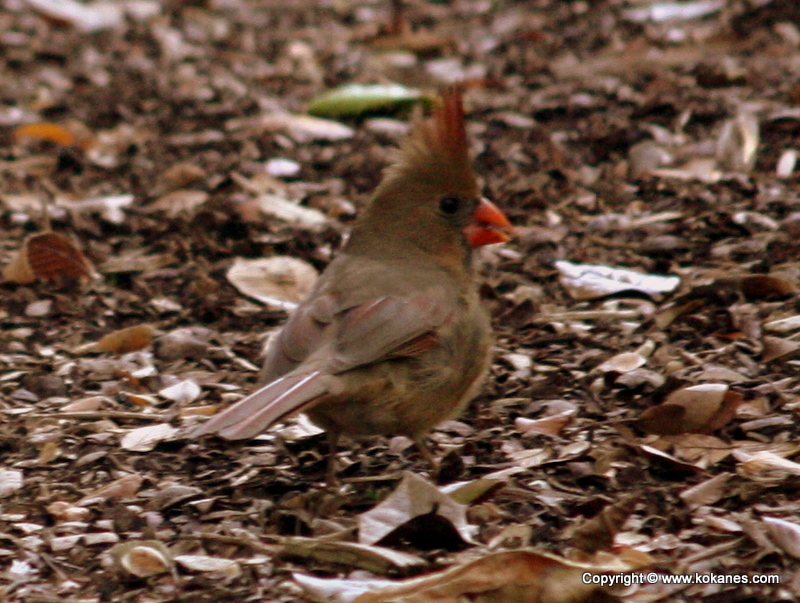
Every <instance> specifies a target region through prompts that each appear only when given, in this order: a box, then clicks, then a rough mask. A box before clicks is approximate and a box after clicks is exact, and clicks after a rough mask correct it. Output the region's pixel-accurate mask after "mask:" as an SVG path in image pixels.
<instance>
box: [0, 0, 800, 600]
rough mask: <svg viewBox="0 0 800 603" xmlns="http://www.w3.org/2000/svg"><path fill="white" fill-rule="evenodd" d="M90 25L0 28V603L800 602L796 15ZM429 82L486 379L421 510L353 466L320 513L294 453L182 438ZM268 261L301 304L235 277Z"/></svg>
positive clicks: (689, 9) (456, 424)
mask: <svg viewBox="0 0 800 603" xmlns="http://www.w3.org/2000/svg"><path fill="white" fill-rule="evenodd" d="M111 4H114V3H101V2H85V3H76V2H71V3H66V2H61V3H58V2H47V1H45V0H37V1H36V2H10V3H6V4H5V5H3V6H2V7H1V8H0V20H2V22H3V24H4V26H3V27H2V33H0V43H2V45H3V48H4V53H3V56H2V57H0V69H3V70H4V72H5V73H6V75H7V76H8V77H6V78H4V82H5V83H6V84H7V85H6V86H5V88H4V92H3V94H4V103H3V108H2V109H0V126H2V129H3V132H0V135H1V136H4V141H5V142H6V149H7V152H6V154H5V155H4V156H3V158H2V161H0V180H1V181H2V187H0V188H2V190H3V193H2V196H1V197H0V232H2V235H3V236H2V244H0V264H1V265H2V266H3V269H4V271H5V272H4V274H5V281H4V282H3V283H0V287H2V288H3V294H2V296H0V300H1V301H0V321H2V330H0V414H1V415H2V419H1V420H0V435H2V438H1V441H2V443H3V449H4V467H3V469H2V470H0V495H2V499H1V500H2V508H0V528H2V529H0V532H2V539H1V540H2V542H0V588H2V589H3V590H2V592H3V597H4V598H5V599H6V600H9V601H35V600H70V598H75V600H78V599H80V600H87V601H96V600H101V599H103V598H109V599H111V600H117V599H119V600H121V599H123V598H126V599H130V600H136V601H145V600H147V601H168V600H174V599H175V598H183V599H186V600H193V601H199V602H201V603H202V602H203V601H217V600H247V599H248V598H251V599H259V600H275V601H295V600H298V599H300V598H301V597H303V596H304V594H303V593H304V592H306V589H307V590H308V592H313V593H314V594H313V595H312V596H314V597H316V598H317V599H319V598H323V599H325V600H353V599H355V598H356V597H359V596H362V597H365V599H363V600H408V601H411V600H428V599H429V598H430V597H431V596H441V597H445V599H444V600H446V597H450V598H451V599H452V600H458V597H462V598H463V597H473V598H475V597H484V598H488V600H502V601H513V600H534V601H535V600H537V599H536V598H535V597H537V596H539V597H540V599H541V600H548V601H562V600H563V601H565V600H589V599H588V597H592V596H598V595H596V594H595V595H593V594H592V592H591V591H592V590H593V589H588V588H584V587H585V586H587V585H584V584H579V581H580V580H579V577H580V575H581V573H582V572H583V571H584V568H585V566H584V565H580V564H588V568H589V569H586V570H585V571H592V572H597V573H601V572H603V571H612V572H617V571H638V570H637V568H638V569H641V568H648V570H649V569H651V568H652V569H653V570H654V571H657V572H661V573H667V572H671V573H680V572H695V571H698V572H715V573H718V574H724V575H733V574H746V573H752V572H760V573H763V574H766V575H770V576H777V577H779V578H780V580H781V583H780V584H778V585H760V586H759V587H755V586H754V585H743V584H727V585H709V584H705V585H704V584H693V585H683V586H681V587H680V588H677V587H667V586H666V585H664V584H659V585H635V586H632V587H630V588H629V589H627V590H610V591H607V592H605V593H603V594H602V595H601V596H603V597H606V599H604V600H620V601H626V600H631V601H636V600H652V601H655V600H670V601H695V600H700V599H704V600H715V598H716V599H729V600H739V599H742V600H743V599H747V600H754V601H765V602H766V601H775V600H791V599H792V598H797V597H800V589H799V588H798V586H797V584H798V582H797V575H796V557H797V544H796V543H797V521H796V517H797V513H798V510H799V509H798V506H797V503H796V500H797V497H798V478H797V476H798V475H799V474H800V471H798V459H799V458H800V457H798V455H799V454H800V449H798V447H797V446H796V445H795V444H793V442H796V441H797V439H798V433H797V421H796V417H797V409H798V408H800V398H798V391H799V390H800V381H798V377H797V367H798V360H797V351H798V349H799V348H798V345H799V344H798V341H797V339H798V331H800V323H798V322H797V320H796V314H797V303H796V302H797V287H798V282H800V271H798V262H797V253H796V238H797V235H798V234H800V226H799V225H800V217H799V216H800V211H799V210H798V209H797V196H796V194H795V192H794V185H795V176H796V149H797V148H798V145H800V141H798V139H797V136H796V130H797V127H796V126H797V123H798V112H797V110H796V108H795V107H794V105H796V103H797V100H798V98H800V96H799V93H798V88H797V84H796V82H797V79H798V78H797V75H798V74H797V64H796V61H795V60H794V58H793V57H794V55H795V54H796V53H795V50H796V46H797V41H798V40H800V34H798V32H797V28H796V26H795V23H796V22H797V19H796V14H795V13H794V12H792V11H793V9H792V8H791V5H790V3H780V2H777V1H772V2H770V1H767V2H761V3H757V4H752V5H748V4H737V5H730V6H728V5H724V3H719V2H714V1H711V2H706V1H702V2H680V3H671V2H663V3H657V2H653V3H639V4H637V5H636V6H633V5H631V6H626V7H624V8H623V9H619V7H603V8H609V10H589V7H587V6H586V5H585V4H584V3H580V2H578V3H558V2H544V3H540V4H537V5H536V6H533V5H530V6H528V5H522V4H513V3H511V4H502V3H501V4H498V5H493V6H491V7H489V8H487V9H485V10H483V9H481V10H478V8H479V7H478V6H477V5H475V6H474V7H473V6H469V3H467V4H453V5H446V6H445V5H441V4H437V3H418V4H412V3H400V2H395V3H388V2H387V3H379V4H373V5H363V6H362V5H359V6H356V5H355V4H354V5H352V6H349V5H348V6H345V5H341V6H338V5H337V7H335V9H332V10H330V11H321V10H319V9H318V7H313V6H311V5H307V4H304V3H300V4H298V5H297V6H294V5H293V6H292V8H291V10H287V9H286V7H282V8H281V9H276V8H274V7H271V6H269V3H267V4H264V3H260V4H259V3H255V4H254V3H239V4H237V3H233V4H231V3H223V4H224V5H223V4H219V3H217V4H214V3H211V4H208V5H206V4H203V3H200V4H197V3H195V4H191V5H180V6H177V5H176V6H172V5H169V4H165V3H160V2H149V1H148V2H140V1H137V2H120V3H116V4H114V6H111ZM591 8H592V9H593V8H594V7H591ZM264 31H270V32H272V35H270V36H264V35H263V32H264ZM453 74H457V75H458V76H459V77H461V78H466V79H467V81H466V82H465V85H466V93H465V98H466V103H467V113H468V124H467V126H468V129H469V133H470V141H471V145H472V146H473V148H472V151H473V156H474V157H475V158H476V168H477V171H478V172H479V173H480V174H481V175H482V176H483V177H484V179H485V184H486V192H487V193H488V192H491V194H492V195H493V196H494V198H495V199H496V201H497V202H498V204H499V205H501V206H502V207H503V208H504V210H505V211H507V213H508V214H509V216H510V217H511V218H512V221H513V222H514V223H515V225H516V226H518V227H519V230H520V237H519V239H518V240H517V241H515V242H513V243H510V244H508V245H505V246H504V247H503V248H501V249H496V250H494V249H490V250H487V252H486V253H485V254H483V255H482V257H481V267H482V269H483V274H485V275H486V284H485V286H484V288H483V294H484V298H485V301H486V303H487V304H488V305H489V307H490V308H491V310H492V313H493V317H494V324H495V330H496V332H497V347H498V353H497V360H496V362H495V363H494V365H493V367H492V372H491V377H490V379H489V381H488V383H487V385H486V387H485V388H484V391H483V392H482V393H481V395H480V397H479V398H478V399H477V400H476V401H475V402H474V403H473V404H472V405H470V407H469V408H468V409H467V410H466V411H465V413H464V414H463V416H461V417H458V420H457V421H451V422H448V423H446V424H444V425H442V426H441V427H440V428H439V429H437V430H436V431H435V432H434V433H433V434H432V437H431V443H432V448H433V450H434V452H435V454H436V456H437V457H438V458H439V459H440V470H439V473H438V475H436V476H430V475H426V471H427V468H426V465H425V464H424V463H423V462H422V460H421V459H420V458H419V456H418V455H417V454H416V453H415V452H414V451H413V448H411V447H408V446H406V445H404V444H402V442H396V441H387V440H385V439H383V438H373V439H371V440H367V441H365V442H354V443H353V445H352V448H349V449H344V450H342V451H341V452H340V453H339V458H338V459H337V461H338V463H339V465H340V466H341V467H342V471H341V475H342V478H343V479H342V483H341V484H340V486H339V488H338V489H337V490H334V491H328V490H326V489H325V488H324V487H323V486H322V480H323V476H324V472H325V458H324V443H323V442H324V436H322V435H321V434H319V432H318V430H317V429H315V428H310V427H309V426H307V425H305V424H304V423H303V422H302V420H292V421H289V423H288V425H287V426H283V427H281V428H279V429H276V430H273V431H271V432H268V433H266V434H263V435H261V436H259V437H258V438H256V439H254V440H252V441H250V442H247V443H243V444H237V445H230V444H226V443H223V442H218V441H214V442H195V441H192V440H188V439H186V438H185V434H186V433H187V432H188V431H190V430H191V429H192V427H193V425H194V424H195V423H196V421H197V420H198V419H197V416H198V415H201V416H202V415H207V414H210V413H213V412H215V411H216V409H218V408H222V407H224V406H226V405H228V404H230V403H232V402H233V401H235V400H237V399H239V398H240V397H241V395H242V393H243V392H247V391H251V390H252V388H253V387H254V384H255V380H256V375H257V373H258V365H259V364H260V353H261V350H262V347H263V338H264V335H265V334H266V333H269V332H271V331H273V330H274V329H275V328H276V327H277V326H279V325H280V324H281V323H282V322H283V321H284V320H285V318H286V310H287V309H288V308H291V307H292V306H293V304H296V303H297V301H299V299H301V298H302V296H303V294H304V291H307V289H308V287H310V286H312V285H313V279H311V277H310V275H311V274H312V272H313V273H314V274H316V273H317V272H318V271H320V270H322V269H323V268H324V267H325V265H327V263H328V262H329V261H330V259H331V257H333V255H334V254H335V252H336V250H337V249H338V248H339V247H340V245H341V242H342V237H343V236H346V232H347V229H348V226H349V225H350V224H351V221H352V218H353V216H354V215H355V213H357V211H358V210H359V209H360V208H362V207H363V206H364V203H365V202H366V200H367V199H368V197H369V193H370V191H371V190H372V189H373V188H374V186H375V185H376V184H377V182H378V180H379V178H380V171H381V169H382V168H383V167H384V166H385V165H386V162H387V161H388V159H389V153H390V150H389V147H390V146H391V145H392V143H393V142H394V141H396V140H397V137H398V136H400V135H402V133H403V132H404V131H405V130H406V127H407V121H408V120H407V115H406V114H405V113H404V112H403V110H404V109H405V105H406V104H407V103H408V102H413V101H414V100H415V99H416V95H417V92H418V91H419V93H420V95H421V96H422V97H426V98H427V97H428V96H433V95H434V94H435V93H436V88H437V87H438V85H439V84H440V82H441V81H444V80H448V78H450V77H452V76H453ZM353 84H356V85H358V86H362V88H349V90H350V91H351V93H352V91H355V92H356V93H358V94H361V97H358V94H357V95H356V98H355V99H353V98H352V97H351V98H347V97H345V99H344V105H343V107H342V106H334V108H333V111H334V112H335V113H336V114H337V115H336V120H338V121H334V120H333V119H320V118H319V117H312V116H309V115H307V114H306V113H305V110H306V109H307V108H308V106H309V103H310V102H311V101H313V100H314V99H319V98H325V95H326V94H329V93H330V91H331V90H337V91H339V92H341V91H342V87H343V86H345V87H346V86H352V85H353ZM373 85H378V86H379V87H377V88H370V87H369V86H373ZM344 90H345V91H347V90H348V88H344ZM389 92H391V94H392V95H394V94H395V92H397V93H398V94H397V97H396V98H395V99H389V98H388V96H387V94H388V93H389ZM365 94H366V96H365ZM334 100H335V101H336V103H339V102H342V101H341V98H339V99H338V100H337V99H336V97H334ZM353 103H355V104H353ZM384 103H388V106H390V107H391V108H393V109H399V111H393V113H392V115H393V117H394V119H391V120H387V119H383V118H379V119H376V118H374V117H372V116H371V113H373V112H375V111H382V110H383V109H382V107H385V106H387V105H386V104H384ZM398 104H399V105H400V106H396V105H398ZM329 109H330V108H329ZM362 110H363V111H367V113H366V114H361V113H360V112H361V111H362ZM348 113H350V114H352V113H358V115H355V116H351V115H348ZM32 233H33V234H32ZM31 241H33V242H32V243H31ZM20 258H21V259H20ZM280 258H288V259H289V260H291V261H292V262H294V261H301V262H303V265H304V266H305V268H303V270H304V271H305V272H304V273H303V274H306V275H309V276H308V278H306V277H303V278H301V277H299V276H296V275H295V276H291V275H289V276H287V274H288V273H287V272H286V271H285V270H284V271H283V272H281V271H277V272H278V273H279V276H278V277H277V278H276V279H272V280H271V279H270V278H263V273H261V272H258V271H256V274H255V275H251V277H250V278H249V283H250V284H245V285H242V283H241V282H238V281H236V278H235V277H234V278H233V279H231V278H230V276H229V275H230V274H231V270H232V268H234V267H237V269H238V267H240V266H241V265H242V264H241V262H243V261H246V262H250V261H261V260H262V259H267V260H276V259H277V260H278V261H280V262H283V261H284V260H282V259H280ZM15 264H17V265H19V264H21V265H22V266H23V268H26V269H27V272H26V271H25V270H22V274H23V276H22V278H21V279H20V278H19V277H15V276H13V275H14V272H13V269H12V277H13V278H12V277H8V275H7V271H8V270H9V266H14V265H15ZM95 266H96V267H97V268H95ZM245 272H247V271H245ZM98 273H99V274H98ZM233 274H234V275H235V274H236V271H234V272H233ZM292 274H294V273H292ZM253 283H255V285H257V287H256V289H255V290H252V289H251V287H252V286H254V285H253ZM260 287H261V288H260ZM263 287H266V291H265V290H262V288H263ZM106 338H108V339H106ZM101 342H102V343H101ZM87 345H88V347H83V346H87ZM687 392H688V393H687ZM649 432H652V433H649ZM408 471H411V472H412V474H414V475H415V476H416V481H415V483H416V484H417V485H416V486H415V487H414V488H410V487H408V484H407V483H405V485H403V487H402V488H400V489H399V490H398V487H399V486H398V483H399V482H400V480H401V479H402V478H403V476H404V475H408V473H406V472H408ZM410 479H414V478H410ZM381 505H389V506H392V512H391V513H389V514H388V515H390V516H392V517H393V518H394V519H393V520H392V521H389V522H386V521H384V522H382V526H383V527H382V529H381V530H380V533H381V538H382V539H379V540H378V541H376V542H377V544H376V543H371V544H365V543H359V542H358V538H359V537H360V532H359V530H358V527H359V522H360V521H361V518H363V517H365V516H366V517H369V513H370V512H377V513H378V514H380V513H381V512H382V510H384V511H385V506H384V507H382V506H381ZM453 505H455V506H453ZM402 509H405V512H400V510H402ZM447 509H458V513H455V512H454V513H450V512H449V511H446V510H447ZM376 510H377V511H376ZM365 533H367V534H369V533H370V531H369V530H365ZM373 537H374V536H373ZM292 538H294V539H295V540H290V539H292ZM118 547H121V548H118ZM131 551H133V555H131V554H130V553H131ZM281 551H283V553H282V554H281ZM290 553H291V554H290ZM115 555H116V556H120V555H122V556H124V557H125V558H126V561H125V564H121V563H119V562H115V561H114V556H115ZM637 555H638V557H637ZM604 556H605V558H606V559H607V560H608V559H610V560H611V563H610V565H609V564H605V565H604V562H603V557H604ZM631 560H633V561H631ZM131 569H133V571H131ZM416 573H423V574H424V575H423V577H421V578H412V581H411V582H399V583H395V582H394V580H395V579H397V578H400V577H402V576H409V575H410V576H413V575H414V574H416ZM137 576H139V577H138V578H136V577H137ZM293 576H296V579H295V578H293ZM331 578H332V579H333V580H332V581H330V582H329V581H328V579H331ZM415 580H416V581H415ZM337 581H338V582H337ZM376 581H380V583H379V584H380V586H378V582H376ZM340 587H341V589H342V593H349V594H341V593H340V592H339V590H338V589H339V588H340ZM378 588H383V589H388V590H385V591H384V592H383V593H382V594H379V593H380V591H378V590H377V589H378ZM315 589H316V590H315ZM536 589H538V590H536ZM532 593H538V594H532ZM348 597H349V598H348ZM381 597H383V599H381ZM415 597H416V599H415ZM520 597H522V599H520ZM570 597H571V598H570Z"/></svg>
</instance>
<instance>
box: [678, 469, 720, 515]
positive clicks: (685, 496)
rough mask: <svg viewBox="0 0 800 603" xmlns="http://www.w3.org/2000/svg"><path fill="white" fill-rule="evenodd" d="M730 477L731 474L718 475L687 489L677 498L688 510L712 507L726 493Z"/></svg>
mask: <svg viewBox="0 0 800 603" xmlns="http://www.w3.org/2000/svg"><path fill="white" fill-rule="evenodd" d="M731 477H732V474H731V473H720V474H718V475H715V476H714V477H712V478H711V479H707V480H705V481H703V482H700V483H699V484H697V485H695V486H692V487H691V488H687V489H686V490H684V491H683V492H681V493H680V494H679V496H680V497H681V500H683V502H685V503H686V505H687V506H689V507H690V508H696V507H702V506H706V505H713V504H714V503H715V502H717V501H719V500H721V499H722V498H724V497H725V495H726V494H727V493H728V481H729V480H730V478H731Z"/></svg>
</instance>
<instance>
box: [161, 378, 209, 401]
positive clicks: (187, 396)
mask: <svg viewBox="0 0 800 603" xmlns="http://www.w3.org/2000/svg"><path fill="white" fill-rule="evenodd" d="M202 393H203V390H202V389H201V388H200V386H199V385H198V384H197V383H195V382H194V381H192V380H191V379H184V380H183V381H180V382H178V383H176V384H175V385H170V386H169V387H165V388H164V389H162V390H160V391H159V392H158V395H159V396H163V397H165V398H167V399H168V400H172V401H173V402H177V403H178V404H179V405H181V406H185V405H186V404H189V403H190V402H194V401H195V400H197V399H198V398H199V397H200V394H202Z"/></svg>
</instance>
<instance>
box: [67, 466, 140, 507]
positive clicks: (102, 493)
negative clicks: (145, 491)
mask: <svg viewBox="0 0 800 603" xmlns="http://www.w3.org/2000/svg"><path fill="white" fill-rule="evenodd" d="M143 481H144V478H143V477H142V476H141V475H137V474H135V473H129V474H128V475H125V476H123V477H120V478H119V479H116V480H114V481H113V482H111V483H110V484H106V485H105V486H103V487H102V488H99V489H98V490H96V491H95V492H93V493H91V494H87V495H86V496H84V497H83V498H82V499H81V500H79V501H78V503H77V504H79V505H83V506H86V505H89V504H92V503H95V502H101V501H104V500H121V499H124V498H130V497H132V496H133V495H134V494H136V493H137V492H138V491H139V488H141V486H142V482H143Z"/></svg>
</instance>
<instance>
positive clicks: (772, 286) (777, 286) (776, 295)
mask: <svg viewBox="0 0 800 603" xmlns="http://www.w3.org/2000/svg"><path fill="white" fill-rule="evenodd" d="M740 287H741V288H742V293H743V294H744V296H745V298H747V300H748V301H760V300H771V299H784V298H786V297H788V296H790V295H793V294H794V293H795V292H796V291H797V287H796V286H795V284H794V283H792V282H791V281H788V280H786V279H785V278H782V277H779V276H774V275H772V274H751V275H748V276H745V277H744V278H743V279H742V280H741V282H740Z"/></svg>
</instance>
